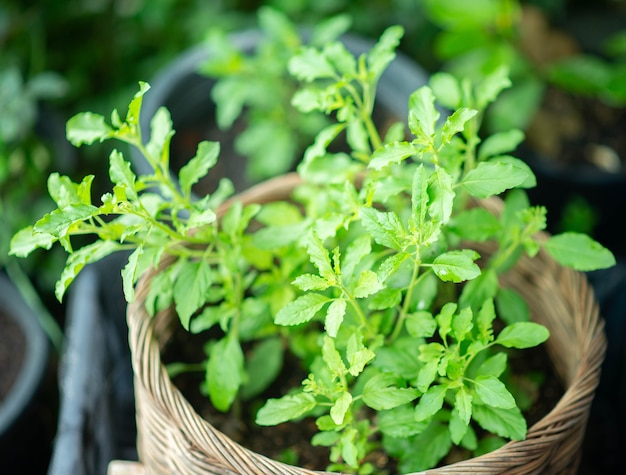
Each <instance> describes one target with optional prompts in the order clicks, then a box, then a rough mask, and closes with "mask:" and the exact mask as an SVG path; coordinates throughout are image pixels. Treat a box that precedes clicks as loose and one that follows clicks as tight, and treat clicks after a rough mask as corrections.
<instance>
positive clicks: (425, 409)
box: [415, 384, 448, 422]
mask: <svg viewBox="0 0 626 475" xmlns="http://www.w3.org/2000/svg"><path fill="white" fill-rule="evenodd" d="M447 390H448V387H447V386H446V385H443V384H440V385H436V386H432V387H431V388H430V389H429V390H428V391H426V393H425V394H423V395H422V397H421V398H420V400H419V402H418V403H417V406H415V420H416V421H418V422H421V421H426V420H429V419H430V418H431V417H433V416H434V415H435V414H436V413H438V412H439V410H440V409H441V408H442V407H443V401H444V397H445V395H446V391H447Z"/></svg>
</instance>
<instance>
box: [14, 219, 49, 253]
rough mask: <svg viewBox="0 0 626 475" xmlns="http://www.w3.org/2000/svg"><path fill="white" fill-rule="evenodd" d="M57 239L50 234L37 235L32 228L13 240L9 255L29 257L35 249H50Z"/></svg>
mask: <svg viewBox="0 0 626 475" xmlns="http://www.w3.org/2000/svg"><path fill="white" fill-rule="evenodd" d="M56 241H57V238H56V237H55V236H53V235H52V234H48V233H36V232H34V229H33V227H32V226H28V227H27V228H24V229H21V230H20V231H18V232H17V233H16V234H15V236H13V237H12V238H11V247H10V250H9V255H11V256H17V257H28V255H29V254H30V253H31V252H33V251H34V250H35V249H38V248H43V249H50V248H51V247H52V244H54V243H55V242H56Z"/></svg>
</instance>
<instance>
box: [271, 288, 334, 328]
mask: <svg viewBox="0 0 626 475" xmlns="http://www.w3.org/2000/svg"><path fill="white" fill-rule="evenodd" d="M330 300H331V299H330V298H329V297H326V296H325V295H322V294H315V293H312V294H305V295H302V296H301V297H298V298H297V299H296V300H294V301H292V302H289V303H288V304H287V305H285V306H284V307H283V308H282V309H281V310H280V311H279V312H278V313H277V314H276V318H275V323H276V324H277V325H298V324H300V323H304V322H308V321H309V320H311V319H312V318H313V317H315V314H316V313H317V312H319V311H320V310H321V308H322V307H323V306H324V305H326V303H328V302H329V301H330Z"/></svg>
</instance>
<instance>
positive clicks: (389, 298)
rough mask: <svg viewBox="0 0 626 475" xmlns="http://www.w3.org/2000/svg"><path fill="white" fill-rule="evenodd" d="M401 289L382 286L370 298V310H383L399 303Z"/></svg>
mask: <svg viewBox="0 0 626 475" xmlns="http://www.w3.org/2000/svg"><path fill="white" fill-rule="evenodd" d="M401 301H402V291H401V290H400V289H390V288H383V289H382V290H380V291H379V292H377V293H376V295H374V296H373V297H372V299H371V300H370V302H369V304H368V307H369V308H370V309H371V310H385V309H387V308H393V307H396V306H398V305H400V302H401Z"/></svg>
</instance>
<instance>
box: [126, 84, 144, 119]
mask: <svg viewBox="0 0 626 475" xmlns="http://www.w3.org/2000/svg"><path fill="white" fill-rule="evenodd" d="M148 90H150V84H148V83H146V82H143V81H139V91H137V92H136V93H135V95H134V96H133V99H132V100H131V101H130V104H129V105H128V112H127V113H126V123H128V124H129V125H137V124H139V117H140V112H141V104H142V102H143V96H144V94H145V93H146V92H148Z"/></svg>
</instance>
